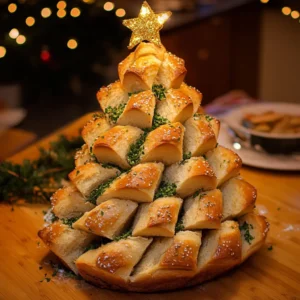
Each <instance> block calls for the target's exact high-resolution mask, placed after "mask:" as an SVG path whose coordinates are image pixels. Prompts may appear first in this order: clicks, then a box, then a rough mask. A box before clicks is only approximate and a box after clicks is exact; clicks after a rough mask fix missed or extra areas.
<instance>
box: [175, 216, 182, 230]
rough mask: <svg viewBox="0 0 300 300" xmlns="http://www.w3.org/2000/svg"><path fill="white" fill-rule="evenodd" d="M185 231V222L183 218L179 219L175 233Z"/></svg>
mask: <svg viewBox="0 0 300 300" xmlns="http://www.w3.org/2000/svg"><path fill="white" fill-rule="evenodd" d="M182 230H184V226H183V220H182V218H180V219H178V221H177V223H176V225H175V232H178V231H182Z"/></svg>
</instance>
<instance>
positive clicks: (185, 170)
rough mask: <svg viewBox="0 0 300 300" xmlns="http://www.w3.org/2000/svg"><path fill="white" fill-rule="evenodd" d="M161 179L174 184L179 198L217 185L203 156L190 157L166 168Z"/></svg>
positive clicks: (213, 174)
mask: <svg viewBox="0 0 300 300" xmlns="http://www.w3.org/2000/svg"><path fill="white" fill-rule="evenodd" d="M163 181H165V182H168V183H174V184H176V187H177V188H176V193H177V194H178V195H179V196H180V198H185V197H187V196H190V195H193V194H194V193H195V192H196V191H198V190H200V189H203V190H205V191H206V190H212V189H215V188H216V187H217V178H216V175H215V173H214V172H213V170H212V168H211V167H210V165H209V164H208V162H207V161H206V160H205V159H204V158H203V157H192V158H190V159H186V160H184V161H182V162H180V163H176V164H173V165H171V166H170V167H168V168H166V171H165V172H164V177H163Z"/></svg>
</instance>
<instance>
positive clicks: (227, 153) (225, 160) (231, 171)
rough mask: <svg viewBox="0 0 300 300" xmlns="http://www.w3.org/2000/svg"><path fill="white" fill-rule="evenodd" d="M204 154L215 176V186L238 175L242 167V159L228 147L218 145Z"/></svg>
mask: <svg viewBox="0 0 300 300" xmlns="http://www.w3.org/2000/svg"><path fill="white" fill-rule="evenodd" d="M205 155H206V158H207V161H208V162H209V164H210V166H211V167H212V169H213V171H214V172H215V174H216V176H217V186H220V185H221V184H222V183H224V182H225V181H227V180H228V179H230V178H232V177H235V176H237V175H239V173H240V169H241V167H242V160H241V158H240V157H239V156H238V155H237V154H236V153H234V152H233V151H231V150H230V149H227V148H225V147H222V146H218V147H216V148H215V149H213V150H211V151H209V152H207V153H206V154H205Z"/></svg>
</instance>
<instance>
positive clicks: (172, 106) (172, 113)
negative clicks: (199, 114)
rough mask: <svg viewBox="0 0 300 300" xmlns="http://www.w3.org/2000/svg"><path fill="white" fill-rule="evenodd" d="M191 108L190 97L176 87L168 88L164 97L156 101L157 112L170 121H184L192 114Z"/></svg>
mask: <svg viewBox="0 0 300 300" xmlns="http://www.w3.org/2000/svg"><path fill="white" fill-rule="evenodd" d="M193 109H194V106H193V102H192V100H191V98H190V97H189V96H188V95H186V94H185V93H183V92H182V91H181V90H176V89H170V90H168V92H167V93H166V99H163V100H161V101H158V103H157V113H158V114H159V115H160V116H162V117H164V118H166V119H168V120H169V121H170V122H181V123H183V122H185V121H186V120H187V119H188V118H190V117H191V116H192V115H193Z"/></svg>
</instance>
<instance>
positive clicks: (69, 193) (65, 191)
mask: <svg viewBox="0 0 300 300" xmlns="http://www.w3.org/2000/svg"><path fill="white" fill-rule="evenodd" d="M51 205H52V210H53V213H54V214H55V215H56V216H57V217H59V218H67V219H70V218H76V217H79V216H81V215H82V214H83V213H85V212H86V211H89V210H91V209H93V208H94V207H95V206H94V205H93V204H92V203H90V202H87V201H86V200H85V198H84V197H83V196H82V194H81V193H80V192H79V191H78V189H77V188H76V187H75V185H74V184H73V183H70V184H68V185H67V186H65V187H62V188H60V189H58V190H57V191H56V192H55V193H54V194H53V195H52V197H51Z"/></svg>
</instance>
